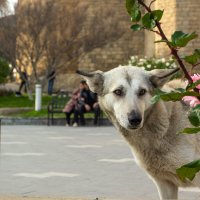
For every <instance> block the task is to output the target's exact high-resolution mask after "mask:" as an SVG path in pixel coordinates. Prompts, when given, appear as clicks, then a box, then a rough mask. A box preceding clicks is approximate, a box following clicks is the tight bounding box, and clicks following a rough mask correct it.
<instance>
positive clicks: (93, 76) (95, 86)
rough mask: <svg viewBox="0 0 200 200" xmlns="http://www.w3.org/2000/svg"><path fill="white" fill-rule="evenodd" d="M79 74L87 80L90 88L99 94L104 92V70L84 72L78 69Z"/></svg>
mask: <svg viewBox="0 0 200 200" xmlns="http://www.w3.org/2000/svg"><path fill="white" fill-rule="evenodd" d="M76 73H77V74H80V75H81V76H82V77H83V78H84V79H85V80H86V81H87V84H88V86H89V88H90V90H91V91H92V92H94V93H97V94H98V95H101V94H102V91H103V82H104V77H103V72H102V71H99V70H98V71H95V72H84V71H80V70H77V71H76Z"/></svg>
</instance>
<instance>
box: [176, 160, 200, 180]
mask: <svg viewBox="0 0 200 200" xmlns="http://www.w3.org/2000/svg"><path fill="white" fill-rule="evenodd" d="M199 171H200V160H195V161H193V162H191V163H188V164H186V165H183V166H182V167H180V168H178V169H176V173H177V175H178V177H179V178H180V179H181V180H182V181H183V182H185V181H186V178H187V179H189V180H190V181H192V180H193V179H194V177H195V175H196V173H197V172H199Z"/></svg>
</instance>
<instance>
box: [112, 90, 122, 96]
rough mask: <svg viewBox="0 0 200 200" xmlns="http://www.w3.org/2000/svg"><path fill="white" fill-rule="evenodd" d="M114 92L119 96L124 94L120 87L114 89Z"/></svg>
mask: <svg viewBox="0 0 200 200" xmlns="http://www.w3.org/2000/svg"><path fill="white" fill-rule="evenodd" d="M113 93H114V94H115V95H117V96H122V95H123V91H122V90H120V89H117V90H115V91H113Z"/></svg>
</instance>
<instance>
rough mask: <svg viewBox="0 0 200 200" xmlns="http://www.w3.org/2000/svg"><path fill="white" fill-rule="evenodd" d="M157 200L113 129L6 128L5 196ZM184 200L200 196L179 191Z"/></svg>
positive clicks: (1, 176)
mask: <svg viewBox="0 0 200 200" xmlns="http://www.w3.org/2000/svg"><path fill="white" fill-rule="evenodd" d="M4 195H5V196H8V195H12V196H13V195H16V196H41V197H45V196H51V197H68V198H84V199H85V198H88V199H95V198H99V199H102V198H106V199H125V200H129V199H132V200H157V199H158V195H157V191H156V187H155V186H154V184H153V183H152V182H151V180H150V179H149V178H148V177H147V175H146V174H145V173H144V172H143V170H141V169H140V168H139V167H137V165H136V164H135V162H134V159H133V156H132V154H131V152H130V149H129V147H128V145H127V144H126V143H125V142H124V140H123V138H122V137H121V136H120V135H119V134H118V133H117V132H116V131H115V130H114V128H113V127H98V128H96V127H87V128H69V127H60V126H51V127H46V126H2V141H1V157H0V199H1V196H4ZM179 196H180V199H189V200H196V199H200V192H199V191H198V190H195V189H193V190H192V191H191V190H190V191H182V190H181V191H180V192H179Z"/></svg>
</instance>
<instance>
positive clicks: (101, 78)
mask: <svg viewBox="0 0 200 200" xmlns="http://www.w3.org/2000/svg"><path fill="white" fill-rule="evenodd" d="M176 71H178V69H175V70H174V69H173V70H166V69H164V70H153V71H150V72H147V71H145V70H143V69H141V68H138V67H129V66H120V67H117V68H114V69H112V70H110V71H108V72H102V71H95V72H91V73H86V72H81V71H77V73H78V74H81V75H82V76H83V77H84V78H85V79H86V81H87V83H88V85H89V87H90V89H91V90H92V91H93V92H95V93H97V94H98V96H99V100H100V104H101V106H102V108H103V109H104V110H105V111H106V112H107V113H109V114H111V115H112V118H114V119H116V120H117V121H118V123H119V124H120V125H121V126H122V127H123V128H125V129H128V130H130V129H138V128H141V127H142V126H143V123H144V116H145V111H146V110H148V109H149V108H150V107H151V106H152V104H151V98H152V95H153V92H154V90H155V88H159V87H162V86H163V85H164V84H165V83H166V82H167V81H168V80H169V79H170V77H171V75H173V74H174V73H175V72H176Z"/></svg>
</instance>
